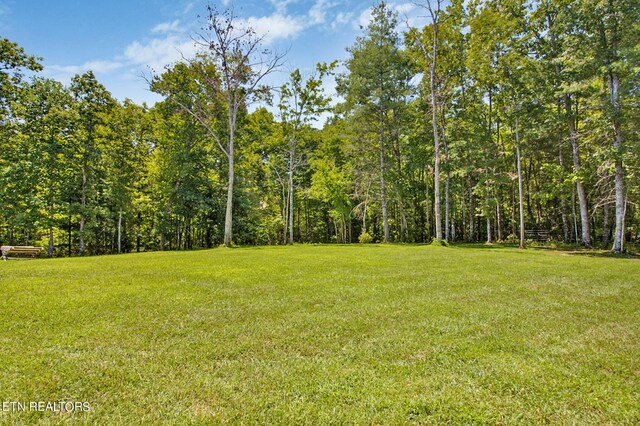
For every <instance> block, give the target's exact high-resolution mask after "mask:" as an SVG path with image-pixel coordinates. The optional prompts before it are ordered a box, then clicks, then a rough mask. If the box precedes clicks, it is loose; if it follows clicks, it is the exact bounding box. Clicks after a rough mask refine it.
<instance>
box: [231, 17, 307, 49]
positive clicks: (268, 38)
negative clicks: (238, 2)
mask: <svg viewBox="0 0 640 426" xmlns="http://www.w3.org/2000/svg"><path fill="white" fill-rule="evenodd" d="M240 26H243V27H250V28H252V29H253V30H254V31H255V32H256V34H257V35H258V36H261V37H264V39H263V41H264V43H265V44H271V43H273V42H274V41H275V40H278V39H287V38H294V37H296V36H297V35H298V34H300V32H302V31H303V30H304V28H305V26H304V24H303V22H302V21H301V19H300V18H297V17H294V16H287V15H282V14H280V13H278V12H276V13H274V14H273V15H270V16H261V17H259V18H257V17H255V16H252V17H249V18H247V19H241V20H240Z"/></svg>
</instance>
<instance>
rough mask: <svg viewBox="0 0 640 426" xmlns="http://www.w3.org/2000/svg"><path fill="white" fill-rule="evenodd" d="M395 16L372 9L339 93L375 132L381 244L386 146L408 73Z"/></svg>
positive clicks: (385, 207)
mask: <svg viewBox="0 0 640 426" xmlns="http://www.w3.org/2000/svg"><path fill="white" fill-rule="evenodd" d="M397 25H398V21H397V14H396V13H395V12H393V11H392V10H391V9H390V8H389V7H388V6H387V5H386V3H384V2H380V3H379V4H378V5H376V6H374V8H373V9H372V18H371V22H370V23H369V26H368V27H367V28H366V30H365V36H364V37H358V39H357V40H356V43H355V45H354V46H353V47H351V48H350V49H348V51H349V52H350V53H351V57H350V58H349V59H348V60H347V64H346V65H347V68H348V69H349V74H347V75H346V76H344V77H343V78H342V81H341V82H340V84H339V91H340V92H341V93H342V94H344V95H346V106H347V108H348V109H350V110H351V111H352V112H353V114H354V115H353V117H354V119H356V120H358V119H359V120H362V122H363V124H364V125H365V126H366V127H369V128H371V129H375V131H376V133H377V139H378V158H379V165H380V168H379V180H380V204H381V209H382V221H383V241H384V242H385V243H386V242H389V240H390V233H389V212H388V200H387V184H386V182H385V179H386V173H387V169H388V167H387V164H386V163H387V161H386V156H387V149H388V147H387V145H388V144H389V139H390V137H391V134H392V132H393V126H394V124H396V123H397V121H395V120H393V117H394V111H397V109H398V108H399V106H400V105H401V104H403V103H404V102H405V101H406V95H407V93H408V91H409V79H410V76H411V75H410V71H409V66H408V60H407V56H406V54H404V52H402V51H401V50H400V47H399V46H400V39H399V36H398V32H397V29H396V28H397Z"/></svg>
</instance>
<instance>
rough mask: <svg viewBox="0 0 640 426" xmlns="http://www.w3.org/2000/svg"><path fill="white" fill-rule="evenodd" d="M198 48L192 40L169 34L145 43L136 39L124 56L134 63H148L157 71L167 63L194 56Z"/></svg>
mask: <svg viewBox="0 0 640 426" xmlns="http://www.w3.org/2000/svg"><path fill="white" fill-rule="evenodd" d="M197 50H198V49H197V47H196V46H195V43H194V42H193V41H192V40H189V39H186V38H181V37H179V36H177V35H169V36H167V37H165V38H154V39H151V40H148V41H146V42H143V43H141V42H139V41H134V42H133V43H131V44H129V46H127V48H126V49H125V51H124V56H125V58H126V59H127V60H128V61H129V62H130V63H132V64H136V65H147V66H149V67H151V69H153V70H155V71H156V72H161V71H162V69H163V68H164V67H165V65H169V64H172V63H174V62H177V61H180V60H181V59H182V58H183V57H185V58H190V57H193V56H194V55H195V53H196V52H197Z"/></svg>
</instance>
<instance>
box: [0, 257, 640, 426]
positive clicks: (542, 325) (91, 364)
mask: <svg viewBox="0 0 640 426" xmlns="http://www.w3.org/2000/svg"><path fill="white" fill-rule="evenodd" d="M0 285H1V288H2V293H1V300H2V302H1V304H0V401H59V400H65V401H87V402H89V403H90V404H91V411H90V412H88V413H74V414H71V413H51V412H44V413H41V412H29V411H27V412H14V413H8V412H0V423H9V424H12V423H13V424H22V423H38V422H40V423H42V424H57V423H63V422H67V421H69V420H75V422H76V423H81V424H85V423H89V424H101V425H103V424H158V423H165V424H166V423H169V424H217V423H232V424H238V423H243V424H385V425H387V424H545V423H547V424H638V423H640V403H639V401H640V357H639V354H640V262H639V261H638V260H636V259H619V258H606V257H589V256H576V255H571V254H569V253H566V252H558V251H549V250H527V251H520V250H517V249H512V248H504V247H500V246H495V247H489V248H482V247H449V248H444V247H433V246H380V245H366V246H364V245H354V246H296V247H272V248H242V249H234V250H229V249H214V250H208V251H198V252H177V253H166V252H165V253H143V254H130V255H122V256H105V257H93V258H74V259H55V260H37V261H9V262H2V263H0Z"/></svg>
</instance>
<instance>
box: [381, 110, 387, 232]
mask: <svg viewBox="0 0 640 426" xmlns="http://www.w3.org/2000/svg"><path fill="white" fill-rule="evenodd" d="M379 136H380V203H381V205H382V224H383V227H384V240H383V242H384V243H388V242H389V217H388V212H387V194H386V191H385V184H384V171H385V162H384V128H383V117H382V106H381V107H380V135H379Z"/></svg>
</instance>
